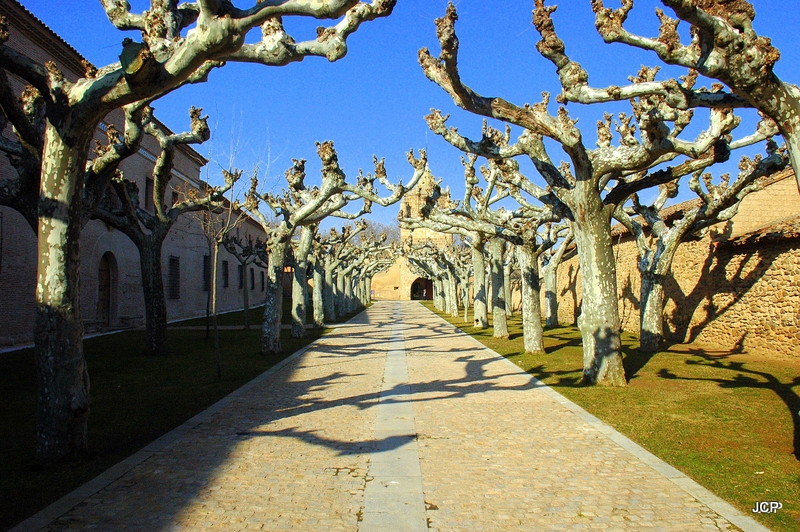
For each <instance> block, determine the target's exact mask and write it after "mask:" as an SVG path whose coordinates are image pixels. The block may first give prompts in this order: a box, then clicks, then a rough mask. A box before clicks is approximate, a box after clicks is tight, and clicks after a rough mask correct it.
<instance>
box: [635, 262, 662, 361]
mask: <svg viewBox="0 0 800 532" xmlns="http://www.w3.org/2000/svg"><path fill="white" fill-rule="evenodd" d="M640 294H641V304H640V306H639V319H640V323H641V330H640V335H639V343H640V345H639V349H641V350H642V351H645V352H648V353H654V352H656V351H658V349H659V347H661V342H662V341H663V340H664V319H663V316H664V276H662V275H659V274H656V273H650V272H642V288H641V292H640Z"/></svg>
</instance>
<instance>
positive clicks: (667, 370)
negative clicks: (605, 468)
mask: <svg viewBox="0 0 800 532" xmlns="http://www.w3.org/2000/svg"><path fill="white" fill-rule="evenodd" d="M424 304H425V305H426V306H427V307H428V308H430V309H431V310H432V311H434V312H436V311H435V309H434V308H433V305H432V304H431V302H424ZM437 314H438V315H439V316H441V317H442V318H444V319H445V320H447V321H449V322H450V323H452V324H453V325H455V326H457V327H459V328H460V329H461V330H463V331H464V332H466V333H468V334H470V335H472V336H474V337H475V338H476V339H478V340H479V341H480V342H481V343H483V344H484V345H486V346H487V347H489V348H490V349H493V350H494V351H496V352H497V353H499V354H500V355H502V356H504V357H506V358H508V359H509V360H511V361H512V362H514V363H515V364H517V365H518V366H519V367H520V368H522V369H524V370H525V371H527V372H528V373H530V374H531V375H533V376H534V377H536V378H537V379H539V380H541V381H542V382H544V383H545V384H547V385H549V386H551V387H552V388H553V389H555V390H556V391H558V392H559V393H561V394H562V395H564V396H565V397H567V398H568V399H570V400H571V401H573V402H575V403H577V404H578V405H580V406H581V407H583V408H584V409H585V410H587V411H588V412H590V413H591V414H593V415H595V416H597V417H598V418H600V419H601V420H603V421H604V422H605V423H607V424H609V425H611V426H612V427H614V428H615V429H616V430H618V431H619V432H621V433H622V434H624V435H626V436H627V437H629V438H630V439H632V440H633V441H635V442H636V443H638V444H639V445H641V446H642V447H644V448H645V449H647V450H648V451H650V452H652V453H653V454H655V455H656V456H658V457H659V458H661V459H662V460H664V461H666V462H668V463H670V464H671V465H673V466H674V467H676V468H677V469H679V470H681V471H682V472H683V473H685V474H686V475H688V476H689V477H691V478H692V479H694V480H695V481H697V482H698V483H700V484H701V485H703V486H705V487H706V488H707V489H709V490H711V491H712V492H714V493H716V494H717V495H718V496H720V497H722V498H723V499H725V500H727V501H728V502H730V503H731V504H733V505H734V506H736V507H737V508H739V510H741V511H742V512H744V513H746V514H748V515H751V516H752V517H754V518H755V519H757V520H758V521H759V522H761V523H762V524H764V525H765V526H767V527H769V528H771V529H773V530H777V531H787V532H789V531H792V532H793V531H796V530H800V462H799V461H798V458H797V457H796V456H795V455H794V454H793V453H794V449H795V448H796V446H797V447H798V448H800V441H797V439H798V438H800V428H798V425H799V424H800V420H799V419H798V411H800V397H798V393H800V377H799V375H800V361H799V360H779V359H773V360H770V359H767V358H765V357H763V356H756V355H752V354H748V353H746V352H745V353H731V352H726V351H719V350H711V349H708V348H707V347H700V346H696V345H692V344H682V345H675V346H671V347H670V348H668V349H665V350H664V351H662V352H660V353H656V354H644V353H639V351H638V346H639V341H638V338H637V337H636V336H635V335H631V334H628V333H623V336H622V342H623V355H624V363H625V371H626V374H627V378H628V382H629V384H628V386H627V387H626V388H606V387H598V386H594V387H591V386H590V387H587V386H580V385H579V382H580V378H581V371H582V360H583V354H582V349H581V337H580V332H579V331H578V329H577V327H561V328H558V329H552V330H549V331H545V338H544V341H545V350H546V351H547V354H546V355H529V354H525V353H524V348H523V343H522V324H521V319H520V317H519V316H518V315H517V316H513V317H511V318H510V319H509V332H510V339H509V340H501V339H496V338H492V330H491V328H489V329H485V330H479V329H475V328H474V327H472V326H471V325H470V324H465V323H464V319H463V317H461V318H451V317H450V316H446V315H444V314H443V313H439V312H437ZM490 318H491V316H490ZM757 501H777V502H781V503H782V504H783V508H782V509H781V510H779V511H778V512H777V513H774V514H763V513H759V514H755V513H752V509H753V507H754V505H755V503H756V502H757Z"/></svg>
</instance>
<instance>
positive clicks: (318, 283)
mask: <svg viewBox="0 0 800 532" xmlns="http://www.w3.org/2000/svg"><path fill="white" fill-rule="evenodd" d="M324 283H325V280H324V272H323V269H322V261H321V260H320V259H319V258H317V259H316V260H315V261H314V291H313V293H312V297H313V301H314V303H313V305H314V327H316V328H318V329H319V328H321V327H322V326H323V325H325V301H324V300H325V297H324V293H323V292H324V287H323V285H324Z"/></svg>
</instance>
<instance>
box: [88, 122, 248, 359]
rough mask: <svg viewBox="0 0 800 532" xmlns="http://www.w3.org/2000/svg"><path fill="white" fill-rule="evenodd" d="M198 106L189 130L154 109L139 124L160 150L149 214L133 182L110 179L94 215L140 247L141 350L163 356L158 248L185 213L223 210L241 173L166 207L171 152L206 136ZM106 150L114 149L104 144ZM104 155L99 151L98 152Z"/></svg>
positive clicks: (163, 309)
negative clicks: (166, 121) (164, 121)
mask: <svg viewBox="0 0 800 532" xmlns="http://www.w3.org/2000/svg"><path fill="white" fill-rule="evenodd" d="M201 113H202V109H196V108H194V107H192V109H191V110H190V111H189V115H190V117H191V120H192V130H191V131H189V132H186V133H180V134H171V133H169V132H167V131H165V130H164V128H163V126H161V124H160V123H159V122H158V121H157V120H155V118H153V115H152V109H151V108H149V107H148V108H146V109H145V110H144V112H143V117H142V124H141V127H142V128H143V129H144V130H145V131H146V132H147V133H148V134H149V135H152V136H153V137H154V138H155V139H156V140H157V141H158V143H159V146H160V148H161V153H160V154H159V156H158V158H157V159H156V163H155V166H154V167H153V190H152V194H153V195H152V198H150V200H152V205H153V212H150V211H149V210H147V209H146V208H144V207H143V206H142V205H140V203H139V188H138V186H137V185H136V183H135V182H133V181H131V180H127V179H124V178H119V179H114V180H113V181H112V183H111V184H112V187H111V189H109V190H108V192H107V194H109V201H105V202H101V203H100V205H99V206H98V207H97V208H96V209H95V211H94V213H93V217H94V218H97V219H99V220H102V221H103V222H105V223H107V224H108V225H110V226H111V227H113V228H115V229H117V230H118V231H120V232H122V233H124V234H125V235H126V236H127V237H128V238H130V239H131V241H132V242H133V243H134V245H135V246H136V249H137V250H138V251H139V265H140V268H141V274H142V291H143V292H144V309H145V352H146V353H148V354H151V355H159V354H164V353H165V352H166V350H167V343H166V342H167V303H166V299H165V295H164V281H163V276H162V270H161V259H162V257H161V250H162V248H163V245H164V241H165V240H166V238H167V235H168V234H169V231H170V230H171V229H172V227H173V226H174V225H175V222H176V221H177V220H178V218H179V217H180V216H181V215H183V214H186V213H190V212H197V211H201V210H208V209H209V208H211V209H213V208H217V207H220V208H223V203H225V200H224V194H225V193H226V192H227V191H228V190H229V189H230V188H231V187H232V186H233V184H234V183H235V182H236V180H237V179H238V176H239V175H240V174H237V173H231V172H225V186H224V187H208V188H207V189H206V190H201V191H200V192H199V193H197V192H196V191H194V190H191V191H190V190H188V189H187V191H186V192H187V194H186V197H184V198H182V199H181V200H180V201H178V202H177V203H174V204H172V205H171V206H167V205H166V204H165V195H166V192H167V188H168V184H169V181H170V179H171V178H172V167H173V161H174V158H175V150H176V149H177V148H178V146H181V145H189V144H200V143H202V142H204V141H205V140H207V139H208V137H209V130H208V124H207V122H206V121H207V119H208V117H203V116H201ZM104 149H106V150H108V149H112V146H107V147H105V148H104ZM98 156H102V150H101V151H100V152H98Z"/></svg>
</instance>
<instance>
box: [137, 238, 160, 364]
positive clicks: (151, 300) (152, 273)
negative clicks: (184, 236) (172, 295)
mask: <svg viewBox="0 0 800 532" xmlns="http://www.w3.org/2000/svg"><path fill="white" fill-rule="evenodd" d="M163 243H164V240H163V239H159V238H147V239H145V240H144V242H142V243H141V245H137V247H138V248H139V265H140V267H141V269H142V292H143V294H144V328H145V353H147V354H148V355H165V354H166V353H167V300H166V297H165V295H164V278H163V276H162V271H161V247H162V244H163Z"/></svg>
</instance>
